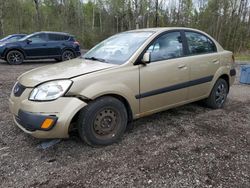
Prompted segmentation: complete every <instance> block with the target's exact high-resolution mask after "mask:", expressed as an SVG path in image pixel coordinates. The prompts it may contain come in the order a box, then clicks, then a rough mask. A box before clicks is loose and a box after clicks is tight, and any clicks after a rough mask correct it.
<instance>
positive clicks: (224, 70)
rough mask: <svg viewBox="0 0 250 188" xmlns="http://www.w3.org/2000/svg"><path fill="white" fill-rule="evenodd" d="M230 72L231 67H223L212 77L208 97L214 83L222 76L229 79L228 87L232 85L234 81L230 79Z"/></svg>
mask: <svg viewBox="0 0 250 188" xmlns="http://www.w3.org/2000/svg"><path fill="white" fill-rule="evenodd" d="M230 70H231V66H223V67H220V68H219V69H218V70H217V71H216V73H215V75H214V77H213V80H212V82H211V85H210V88H209V93H208V95H209V94H210V93H211V91H212V89H213V87H214V85H215V83H216V81H217V80H218V79H219V78H220V77H221V76H223V75H227V76H228V79H229V87H230V86H231V85H232V84H233V82H234V80H233V79H231V76H230Z"/></svg>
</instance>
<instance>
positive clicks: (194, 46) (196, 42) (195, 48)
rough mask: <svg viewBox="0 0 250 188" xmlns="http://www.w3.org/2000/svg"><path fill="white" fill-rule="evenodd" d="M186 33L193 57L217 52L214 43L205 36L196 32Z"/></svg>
mask: <svg viewBox="0 0 250 188" xmlns="http://www.w3.org/2000/svg"><path fill="white" fill-rule="evenodd" d="M185 33H186V38H187V42H188V49H189V53H190V54H191V55H199V54H207V53H213V52H217V49H216V46H215V44H214V42H213V41H212V40H211V39H209V38H208V37H206V36H205V35H202V34H200V33H195V32H185Z"/></svg>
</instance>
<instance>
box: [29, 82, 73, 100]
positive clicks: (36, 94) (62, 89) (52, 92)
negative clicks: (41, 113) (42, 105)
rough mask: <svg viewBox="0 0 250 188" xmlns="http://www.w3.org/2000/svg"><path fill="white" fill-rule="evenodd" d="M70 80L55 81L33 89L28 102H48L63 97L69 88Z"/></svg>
mask: <svg viewBox="0 0 250 188" xmlns="http://www.w3.org/2000/svg"><path fill="white" fill-rule="evenodd" d="M72 83H73V82H72V81H71V80H56V81H51V82H46V83H44V84H41V85H39V86H37V87H36V88H34V89H33V90H32V92H31V94H30V97H29V100H33V101H49V100H55V99H57V98H59V97H61V96H63V95H64V94H65V93H66V92H67V91H68V89H69V88H70V86H71V85H72Z"/></svg>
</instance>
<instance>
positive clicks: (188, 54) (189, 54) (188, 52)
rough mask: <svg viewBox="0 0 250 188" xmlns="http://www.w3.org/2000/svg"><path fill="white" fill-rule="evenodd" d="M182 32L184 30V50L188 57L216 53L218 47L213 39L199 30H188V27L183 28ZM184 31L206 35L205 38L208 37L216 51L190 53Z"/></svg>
mask: <svg viewBox="0 0 250 188" xmlns="http://www.w3.org/2000/svg"><path fill="white" fill-rule="evenodd" d="M183 32H184V38H185V40H186V48H187V49H186V50H187V56H188V57H191V56H200V55H206V54H214V53H218V48H217V46H216V44H215V42H214V40H212V39H211V38H210V37H209V36H207V35H205V34H203V33H201V32H199V31H193V30H188V29H184V30H183ZM186 32H189V33H197V34H199V35H202V36H204V37H206V38H207V39H209V40H210V41H211V42H212V43H213V45H214V46H215V49H216V51H214V52H207V53H202V54H191V52H190V51H189V47H188V40H187V36H186Z"/></svg>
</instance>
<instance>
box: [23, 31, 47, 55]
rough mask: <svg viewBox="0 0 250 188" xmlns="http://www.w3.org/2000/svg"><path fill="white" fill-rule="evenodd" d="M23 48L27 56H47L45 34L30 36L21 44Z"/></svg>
mask: <svg viewBox="0 0 250 188" xmlns="http://www.w3.org/2000/svg"><path fill="white" fill-rule="evenodd" d="M23 49H24V50H25V52H26V54H27V56H28V57H29V58H38V57H44V56H47V54H48V52H47V35H46V34H45V33H39V34H35V35H33V36H31V37H30V38H28V40H27V42H26V43H25V45H24V46H23Z"/></svg>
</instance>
